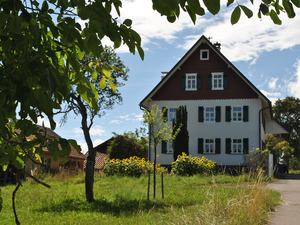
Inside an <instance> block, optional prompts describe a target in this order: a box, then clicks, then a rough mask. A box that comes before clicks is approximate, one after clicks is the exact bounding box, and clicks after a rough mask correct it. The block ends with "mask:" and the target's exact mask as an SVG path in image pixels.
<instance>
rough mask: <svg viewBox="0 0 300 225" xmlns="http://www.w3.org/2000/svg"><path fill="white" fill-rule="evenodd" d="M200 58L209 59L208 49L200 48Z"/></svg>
mask: <svg viewBox="0 0 300 225" xmlns="http://www.w3.org/2000/svg"><path fill="white" fill-rule="evenodd" d="M200 60H209V51H208V49H201V50H200Z"/></svg>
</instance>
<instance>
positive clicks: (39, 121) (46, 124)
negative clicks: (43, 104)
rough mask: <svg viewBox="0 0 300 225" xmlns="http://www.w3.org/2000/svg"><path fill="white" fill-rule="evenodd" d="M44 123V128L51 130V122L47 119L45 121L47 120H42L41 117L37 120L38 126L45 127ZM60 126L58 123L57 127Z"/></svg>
mask: <svg viewBox="0 0 300 225" xmlns="http://www.w3.org/2000/svg"><path fill="white" fill-rule="evenodd" d="M43 122H44V126H45V127H48V128H50V127H51V126H50V121H49V120H47V119H45V118H41V117H38V118H37V124H38V125H41V126H42V125H43ZM59 125H60V124H59V123H56V127H58V126H59Z"/></svg>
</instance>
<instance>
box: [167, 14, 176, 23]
mask: <svg viewBox="0 0 300 225" xmlns="http://www.w3.org/2000/svg"><path fill="white" fill-rule="evenodd" d="M167 20H168V21H169V22H170V23H174V22H175V21H176V16H175V15H174V14H173V15H171V16H167Z"/></svg>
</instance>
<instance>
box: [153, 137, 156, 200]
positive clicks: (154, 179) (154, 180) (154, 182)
mask: <svg viewBox="0 0 300 225" xmlns="http://www.w3.org/2000/svg"><path fill="white" fill-rule="evenodd" d="M155 173H156V143H155V142H154V169H153V198H155V186H156V176H155V175H156V174H155Z"/></svg>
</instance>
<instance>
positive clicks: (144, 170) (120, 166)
mask: <svg viewBox="0 0 300 225" xmlns="http://www.w3.org/2000/svg"><path fill="white" fill-rule="evenodd" d="M153 169H154V164H153V163H152V164H151V162H150V161H149V160H148V161H146V160H145V158H142V159H141V158H139V157H137V156H133V157H130V158H126V159H123V160H119V159H109V158H108V159H104V162H103V168H102V170H103V173H105V174H106V175H107V176H113V175H118V176H130V177H140V176H141V175H143V174H148V173H149V172H153ZM156 171H158V172H166V171H167V169H165V168H163V167H161V166H160V164H157V165H156Z"/></svg>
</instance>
